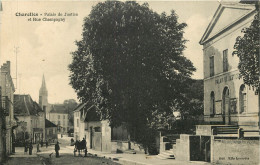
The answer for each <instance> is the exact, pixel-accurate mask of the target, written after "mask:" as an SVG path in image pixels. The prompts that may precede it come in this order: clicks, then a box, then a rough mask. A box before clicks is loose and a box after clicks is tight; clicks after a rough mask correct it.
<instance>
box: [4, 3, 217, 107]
mask: <svg viewBox="0 0 260 165" xmlns="http://www.w3.org/2000/svg"><path fill="white" fill-rule="evenodd" d="M137 2H139V3H140V4H142V3H143V2H142V1H137ZM97 3H98V1H73V2H71V1H18V0H15V1H11V2H10V1H2V6H3V11H2V13H1V16H0V21H1V27H0V45H1V46H0V64H1V65H2V64H3V63H5V62H6V61H11V75H12V78H13V81H14V85H15V87H16V92H15V93H16V94H30V95H31V97H32V99H33V100H35V101H37V102H38V98H39V89H40V87H41V82H42V76H43V74H44V76H45V80H46V85H47V89H48V94H49V96H48V100H49V103H52V104H54V103H63V101H64V100H66V99H75V100H77V95H76V93H75V92H74V90H73V88H72V87H71V86H70V85H69V75H70V72H69V70H68V65H69V64H70V63H71V61H72V56H71V54H70V53H71V52H73V51H75V50H76V48H77V47H76V46H75V43H74V42H75V41H76V40H81V38H82V36H81V33H82V24H83V19H84V17H86V16H88V14H89V13H90V11H91V8H92V6H93V5H95V4H97ZM148 4H149V6H150V8H151V9H152V10H154V11H156V12H158V13H162V12H166V13H168V14H169V13H170V11H171V10H175V12H176V13H177V15H178V16H179V22H185V23H187V24H188V26H187V27H186V29H185V34H184V37H185V39H187V40H189V42H187V43H186V47H187V48H186V50H185V51H184V56H186V57H187V58H188V59H190V60H191V61H192V62H193V65H194V66H195V67H196V69H197V71H196V72H194V75H193V76H192V77H193V78H195V79H202V78H203V51H202V46H201V45H199V40H200V39H201V37H202V35H203V33H204V32H205V30H206V28H207V26H208V24H209V22H210V20H211V19H212V17H213V15H214V13H215V11H216V9H217V7H218V5H219V2H218V1H215V0H211V1H148ZM19 13H20V15H21V13H38V15H40V14H42V16H38V17H36V18H44V17H46V16H44V13H49V14H51V13H54V14H56V16H48V17H46V18H52V17H53V18H65V21H64V22H53V21H29V20H28V19H30V18H33V17H34V16H16V15H17V14H18V15H19ZM58 13H62V14H63V15H64V14H65V13H74V15H77V16H66V17H65V16H61V17H59V16H57V15H58ZM16 48H17V49H16ZM15 50H17V51H15ZM16 56H17V58H16ZM16 59H17V60H16ZM16 63H17V65H16ZM16 70H17V72H16ZM16 77H17V79H16Z"/></svg>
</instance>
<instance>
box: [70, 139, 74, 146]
mask: <svg viewBox="0 0 260 165" xmlns="http://www.w3.org/2000/svg"><path fill="white" fill-rule="evenodd" d="M73 143H74V139H73V138H71V139H70V145H71V146H73V145H74V144H73Z"/></svg>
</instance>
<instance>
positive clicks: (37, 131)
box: [14, 95, 45, 143]
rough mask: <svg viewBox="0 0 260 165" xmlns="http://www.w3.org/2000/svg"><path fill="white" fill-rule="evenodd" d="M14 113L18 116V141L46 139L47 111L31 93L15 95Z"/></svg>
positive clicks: (34, 141) (36, 141)
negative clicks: (45, 111)
mask: <svg viewBox="0 0 260 165" xmlns="http://www.w3.org/2000/svg"><path fill="white" fill-rule="evenodd" d="M14 115H15V116H16V118H18V127H17V129H16V141H17V143H22V142H23V141H24V140H26V141H32V142H33V143H38V142H41V141H45V113H44V111H43V110H42V109H41V107H40V106H39V105H38V104H37V103H36V102H35V101H33V100H32V98H31V96H30V95H14Z"/></svg>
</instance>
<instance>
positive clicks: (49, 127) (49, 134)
mask: <svg viewBox="0 0 260 165" xmlns="http://www.w3.org/2000/svg"><path fill="white" fill-rule="evenodd" d="M57 128H58V127H57V125H56V124H54V123H52V122H50V121H49V120H48V119H45V135H46V140H47V141H48V142H49V143H53V142H56V141H57V139H58V130H57Z"/></svg>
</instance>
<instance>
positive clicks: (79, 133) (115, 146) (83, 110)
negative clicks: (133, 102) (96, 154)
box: [74, 102, 137, 152]
mask: <svg viewBox="0 0 260 165" xmlns="http://www.w3.org/2000/svg"><path fill="white" fill-rule="evenodd" d="M74 138H75V139H76V140H82V139H83V138H85V139H86V141H87V147H88V148H91V149H93V150H97V151H102V152H118V151H120V152H123V151H127V150H129V149H131V146H132V149H133V148H134V147H135V144H134V143H132V144H131V145H130V141H129V140H130V139H129V134H128V132H127V128H126V127H124V126H123V125H122V126H119V127H117V128H115V127H112V128H111V127H110V125H109V121H108V120H100V116H99V115H98V114H97V108H96V106H94V105H92V104H91V103H90V102H86V103H81V104H79V105H78V107H76V108H75V109H74ZM136 146H137V145H136Z"/></svg>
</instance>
